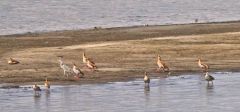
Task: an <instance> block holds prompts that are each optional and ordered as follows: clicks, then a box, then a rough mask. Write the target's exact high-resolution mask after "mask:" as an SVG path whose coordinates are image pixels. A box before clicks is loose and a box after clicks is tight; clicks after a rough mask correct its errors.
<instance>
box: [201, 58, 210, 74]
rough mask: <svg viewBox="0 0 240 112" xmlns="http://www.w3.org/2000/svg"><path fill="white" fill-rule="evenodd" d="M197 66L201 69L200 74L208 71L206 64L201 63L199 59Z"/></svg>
mask: <svg viewBox="0 0 240 112" xmlns="http://www.w3.org/2000/svg"><path fill="white" fill-rule="evenodd" d="M198 66H199V67H201V68H202V72H203V71H206V70H207V69H209V66H208V65H206V64H204V63H202V62H201V58H199V61H198Z"/></svg>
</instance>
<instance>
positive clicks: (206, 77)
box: [205, 72, 214, 85]
mask: <svg viewBox="0 0 240 112" xmlns="http://www.w3.org/2000/svg"><path fill="white" fill-rule="evenodd" d="M205 79H206V81H208V85H209V81H211V82H212V84H213V80H214V77H213V76H211V75H208V72H206V75H205Z"/></svg>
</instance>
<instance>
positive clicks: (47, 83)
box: [45, 78, 50, 89]
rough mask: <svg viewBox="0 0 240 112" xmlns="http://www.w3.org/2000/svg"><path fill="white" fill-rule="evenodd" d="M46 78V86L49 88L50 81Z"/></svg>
mask: <svg viewBox="0 0 240 112" xmlns="http://www.w3.org/2000/svg"><path fill="white" fill-rule="evenodd" d="M45 79H46V81H45V86H46V88H47V89H50V82H48V79H47V78H45Z"/></svg>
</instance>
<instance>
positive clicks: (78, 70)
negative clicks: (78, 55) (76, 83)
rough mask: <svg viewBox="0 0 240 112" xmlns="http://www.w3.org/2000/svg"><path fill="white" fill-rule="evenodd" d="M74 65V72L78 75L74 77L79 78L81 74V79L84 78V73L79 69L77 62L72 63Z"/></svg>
mask: <svg viewBox="0 0 240 112" xmlns="http://www.w3.org/2000/svg"><path fill="white" fill-rule="evenodd" d="M72 63H73V72H74V73H75V74H76V76H74V77H75V78H79V77H80V74H81V77H83V76H84V74H83V72H82V71H81V70H80V69H79V68H77V66H76V64H75V62H72Z"/></svg>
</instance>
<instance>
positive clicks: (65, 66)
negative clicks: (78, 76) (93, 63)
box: [58, 59, 73, 80]
mask: <svg viewBox="0 0 240 112" xmlns="http://www.w3.org/2000/svg"><path fill="white" fill-rule="evenodd" d="M58 61H60V67H61V68H62V69H63V76H62V78H63V77H64V76H65V74H66V72H67V77H68V73H71V74H72V73H73V71H72V69H71V68H69V67H68V66H67V65H65V64H63V61H62V60H61V59H60V60H58ZM62 78H61V79H62ZM61 79H60V80H61Z"/></svg>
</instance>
